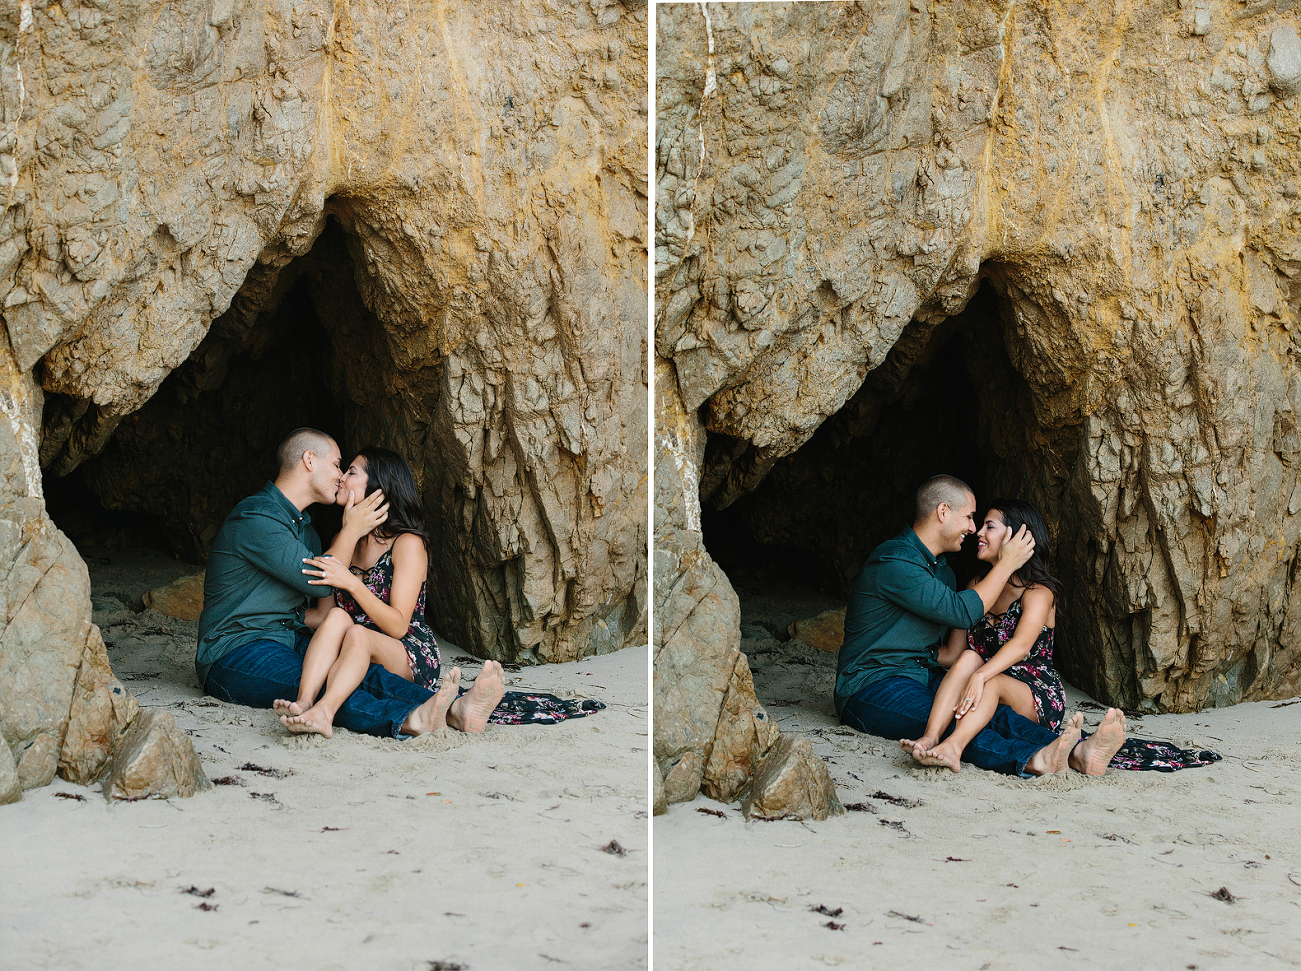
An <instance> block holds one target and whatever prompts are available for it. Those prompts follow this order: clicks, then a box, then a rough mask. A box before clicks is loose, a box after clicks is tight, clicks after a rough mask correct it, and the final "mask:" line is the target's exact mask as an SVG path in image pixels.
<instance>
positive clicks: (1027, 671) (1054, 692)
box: [967, 597, 1066, 732]
mask: <svg viewBox="0 0 1301 971" xmlns="http://www.w3.org/2000/svg"><path fill="white" fill-rule="evenodd" d="M1020 622H1021V598H1020V597H1017V598H1016V600H1014V601H1012V605H1011V606H1010V607H1008V608H1007V610H1005V611H1003V613H1001V614H985V616H984V617H982V618H980V621H979V622H978V623H977V624H976V626H975V627H973V628H971V630H970V631H968V632H967V646H968V647H969V648H971V649H972V650H973V651H975V652H976V653H977V654H979V655H980V656H981V658H982V659H983V660H986V661H988V660H989V659H990V658H991V657H993V656H994V655H995V654H997V653H998V652H999V650H1000V649H1001V648H1002V646H1003V645H1004V644H1006V643H1007V642H1008V641H1010V640H1011V639H1012V635H1013V634H1015V633H1016V625H1017V624H1019V623H1020ZM1053 633H1054V628H1052V627H1048V626H1045V627H1044V629H1043V630H1041V631H1040V632H1039V636H1038V637H1037V638H1035V642H1034V644H1032V645H1031V646H1030V653H1029V654H1027V655H1026V656H1025V658H1024V660H1021V661H1018V662H1017V663H1016V664H1013V665H1012V666H1011V667H1010V668H1008V669H1007V670H1006V671H1005V672H1003V673H1004V674H1007V675H1009V676H1011V677H1013V678H1016V679H1017V680H1018V681H1022V682H1024V683H1025V684H1026V685H1027V686H1028V687H1029V688H1030V693H1031V694H1032V695H1033V696H1034V710H1035V713H1036V714H1037V715H1038V716H1039V724H1040V725H1043V726H1045V727H1047V728H1051V729H1052V730H1053V731H1054V732H1056V731H1059V730H1060V729H1061V727H1062V719H1063V718H1064V717H1065V715H1066V689H1065V688H1064V687H1062V679H1061V676H1060V675H1059V674H1058V673H1057V670H1056V668H1054V667H1053Z"/></svg>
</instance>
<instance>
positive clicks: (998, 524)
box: [344, 477, 1011, 563]
mask: <svg viewBox="0 0 1301 971" xmlns="http://www.w3.org/2000/svg"><path fill="white" fill-rule="evenodd" d="M344 481H345V482H346V481H347V478H346V477H345V478H344ZM1010 532H1011V530H1009V529H1008V528H1007V525H1006V524H1005V523H1004V522H1003V513H1002V510H999V509H991V510H990V511H989V512H987V513H985V521H984V522H983V523H981V524H980V529H978V530H976V559H978V560H983V561H985V562H986V563H995V562H997V561H998V551H999V550H1001V549H1002V548H1003V541H1004V540H1005V539H1007V537H1008V534H1009V533H1010Z"/></svg>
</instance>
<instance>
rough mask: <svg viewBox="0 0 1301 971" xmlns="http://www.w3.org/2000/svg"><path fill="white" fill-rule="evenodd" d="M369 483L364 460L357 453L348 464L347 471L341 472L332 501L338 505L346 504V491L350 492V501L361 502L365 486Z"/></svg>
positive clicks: (364, 495) (364, 493)
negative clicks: (337, 488)
mask: <svg viewBox="0 0 1301 971" xmlns="http://www.w3.org/2000/svg"><path fill="white" fill-rule="evenodd" d="M369 484H370V476H369V475H367V474H366V460H365V459H364V458H363V457H362V456H360V455H358V456H357V457H356V458H355V459H353V460H352V462H351V464H350V465H349V466H348V471H346V472H344V473H343V482H342V484H341V485H340V486H339V491H338V492H337V493H336V494H335V496H334V501H335V502H336V503H338V504H339V505H340V506H346V505H347V504H348V493H350V492H351V493H352V501H353V502H354V503H358V502H361V500H362V499H364V498H365V497H366V486H367V485H369Z"/></svg>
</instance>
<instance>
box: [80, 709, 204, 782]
mask: <svg viewBox="0 0 1301 971" xmlns="http://www.w3.org/2000/svg"><path fill="white" fill-rule="evenodd" d="M211 788H212V782H211V781H209V779H208V776H207V774H206V773H205V772H204V771H203V764H202V763H201V762H200V761H199V757H198V755H196V754H195V751H194V746H193V744H191V742H190V737H189V736H188V735H186V734H185V732H183V731H181V729H180V728H178V727H177V725H176V719H175V718H173V717H172V714H171V712H168V711H163V710H162V709H161V708H144V709H141V711H140V713H139V714H138V715H136V717H135V718H134V719H132V721H131V724H130V726H128V728H127V729H126V731H124V732H123V733H122V734H121V735H119V736H118V738H117V739H116V741H115V743H114V745H113V758H112V763H111V765H110V767H109V770H108V774H107V775H106V776H105V777H104V785H103V791H104V798H105V799H107V800H109V801H110V802H111V801H112V800H114V799H148V798H151V797H152V798H158V799H167V798H170V797H172V796H180V797H181V798H188V797H189V796H193V795H195V794H196V793H199V792H203V791H204V790H206V789H211Z"/></svg>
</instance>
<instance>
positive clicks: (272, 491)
mask: <svg viewBox="0 0 1301 971" xmlns="http://www.w3.org/2000/svg"><path fill="white" fill-rule="evenodd" d="M262 491H263V492H265V493H266V494H267V495H269V496H270V497H271V499H272V500H273V501H274V502H276V503H277V504H278V505H279V506H280V507H281V508H282V509H283V510H284V511H285V512H287V513H288V514H289V518H290V519H291V520H292V522H293V523H294V524H295V525H296V526H300V527H301V526H306V525H308V524H310V523H311V521H312V517H311V516H309V515H307V513H306V512H305V511H303V510H300V509H299V508H298V507H297V506H295V505H294V504H293V503H292V502H290V501H289V500H288V499H287V498H285V494H284V493H283V492H281V491H280V489H279V487H278V486H277V485H276V484H275V483H274V482H272V481H271V480H270V479H268V480H267V484H266V485H265V486H263V487H262Z"/></svg>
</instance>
